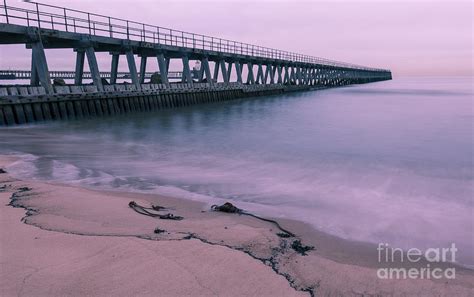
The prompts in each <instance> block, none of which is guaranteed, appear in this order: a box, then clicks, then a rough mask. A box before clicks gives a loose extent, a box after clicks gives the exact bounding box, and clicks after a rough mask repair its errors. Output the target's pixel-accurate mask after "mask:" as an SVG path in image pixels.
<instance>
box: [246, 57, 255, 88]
mask: <svg viewBox="0 0 474 297" xmlns="http://www.w3.org/2000/svg"><path fill="white" fill-rule="evenodd" d="M247 68H248V75H247V83H248V84H252V85H253V84H255V77H254V75H253V64H252V62H247Z"/></svg>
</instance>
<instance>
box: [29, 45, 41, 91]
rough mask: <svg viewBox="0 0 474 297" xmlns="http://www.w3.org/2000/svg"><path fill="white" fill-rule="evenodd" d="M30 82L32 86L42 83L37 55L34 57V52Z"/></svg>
mask: <svg viewBox="0 0 474 297" xmlns="http://www.w3.org/2000/svg"><path fill="white" fill-rule="evenodd" d="M30 84H31V85H32V86H39V85H40V81H39V76H38V72H37V70H36V62H35V57H34V55H33V53H32V54H31V81H30Z"/></svg>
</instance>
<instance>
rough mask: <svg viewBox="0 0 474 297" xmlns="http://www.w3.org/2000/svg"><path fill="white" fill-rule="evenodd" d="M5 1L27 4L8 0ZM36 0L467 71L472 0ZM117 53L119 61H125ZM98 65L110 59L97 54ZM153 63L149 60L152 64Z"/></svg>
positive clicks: (361, 58)
mask: <svg viewBox="0 0 474 297" xmlns="http://www.w3.org/2000/svg"><path fill="white" fill-rule="evenodd" d="M7 1H8V3H9V4H11V5H22V6H25V5H28V4H24V3H21V2H20V1H19V0H7ZM40 2H43V3H50V4H54V5H59V6H67V7H70V8H76V9H81V10H88V11H91V12H95V13H99V14H105V15H111V16H116V17H119V18H127V19H130V20H137V21H140V22H146V23H149V24H154V25H159V26H164V27H170V28H173V29H180V30H185V31H190V32H195V33H201V34H207V35H212V36H216V37H223V38H228V39H232V40H236V41H243V42H248V43H254V44H257V45H263V46H267V47H273V48H278V49H284V50H289V51H295V52H298V53H304V54H309V55H314V56H320V57H325V58H330V59H335V60H341V61H347V62H352V63H356V64H362V65H367V66H374V67H380V68H390V69H391V70H392V72H393V73H394V75H395V76H405V75H472V69H473V61H472V50H473V40H472V36H473V32H472V31H473V29H472V26H473V24H472V20H473V4H472V1H470V0H468V1H453V0H445V1H424V0H414V1H388V0H385V1H383V0H382V1H380V0H379V1H358V0H353V1H350V0H345V1H289V0H287V1H258V0H253V1H237V0H234V1H229V0H215V1H197V0H193V1H184V0H181V1H179V0H178V1H177V0H173V1H161V0H153V1H152V0H131V1H130V0H100V1H97V0H94V1H93V0H67V1H66V0H56V1H55V0H43V1H41V0H40ZM47 55H48V62H49V64H50V69H51V70H65V69H70V70H73V69H74V56H73V55H72V53H71V51H70V50H54V51H48V54H47ZM29 57H30V56H29V52H28V51H27V50H25V49H24V46H20V47H19V46H0V68H23V69H27V68H28V67H29V65H30V61H29ZM124 63H125V62H124V61H122V64H121V67H123V66H125V65H124ZM99 66H103V67H102V69H101V70H109V69H104V67H105V68H110V60H109V58H108V57H107V56H105V55H104V58H101V61H100V65H99ZM151 67H153V68H155V67H154V66H151Z"/></svg>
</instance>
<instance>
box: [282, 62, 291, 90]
mask: <svg viewBox="0 0 474 297" xmlns="http://www.w3.org/2000/svg"><path fill="white" fill-rule="evenodd" d="M284 69H285V76H284V78H283V83H284V84H285V85H289V84H290V79H291V78H290V70H289V69H288V65H285V67H284Z"/></svg>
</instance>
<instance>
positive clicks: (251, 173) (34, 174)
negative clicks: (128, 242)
mask: <svg viewBox="0 0 474 297" xmlns="http://www.w3.org/2000/svg"><path fill="white" fill-rule="evenodd" d="M473 100H474V99H473V78H472V77H401V78H397V77H395V78H394V79H393V80H391V81H384V82H377V83H370V84H363V85H352V86H345V87H340V88H333V89H326V90H318V91H309V92H299V93H297V92H295V93H285V94H282V95H276V96H270V97H255V98H246V99H242V100H233V101H228V102H221V103H213V104H202V105H195V106H191V107H186V108H179V109H170V110H163V111H157V112H148V113H136V114H128V115H122V116H115V117H107V118H95V119H85V120H84V119H82V120H74V121H68V122H45V123H38V124H33V125H25V126H17V127H7V128H5V127H3V128H0V153H3V154H16V155H19V156H21V159H20V160H19V161H18V162H16V163H14V164H13V165H12V166H10V167H9V168H8V170H9V172H11V173H12V174H13V175H15V176H17V177H19V178H28V179H35V180H44V181H54V182H61V183H66V184H74V185H79V186H83V187H88V188H94V189H107V190H117V191H129V192H140V193H158V194H164V195H170V196H175V197H181V198H186V199H192V200H198V201H203V202H205V203H206V205H207V206H209V205H211V204H214V203H222V202H225V201H229V202H232V203H234V204H236V205H237V206H238V207H240V208H244V209H246V210H248V211H251V212H254V213H257V214H260V215H265V216H271V217H277V218H289V219H296V220H301V221H304V222H307V223H309V224H311V225H312V226H314V228H316V229H318V230H321V231H324V232H327V233H330V234H333V235H336V236H339V237H342V238H345V239H348V240H356V241H363V242H373V243H388V244H389V245H390V246H393V247H402V248H406V249H408V248H412V247H416V248H420V249H428V248H440V247H450V246H451V244H452V243H455V245H456V247H457V248H458V253H457V258H456V260H457V261H458V262H459V263H460V264H463V265H466V266H474V255H473V250H474V239H473V234H474V232H473V225H474V222H473V220H474V216H473V196H474V195H473V193H474V183H473V177H474V172H473V168H474V167H473V165H474V164H473V163H474V159H473V143H474V138H473V137H474V136H473V135H474V133H473V130H474V101H473ZM207 206H206V207H207Z"/></svg>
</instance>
